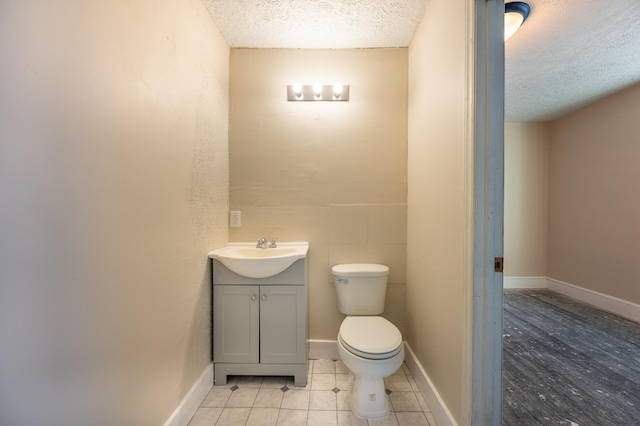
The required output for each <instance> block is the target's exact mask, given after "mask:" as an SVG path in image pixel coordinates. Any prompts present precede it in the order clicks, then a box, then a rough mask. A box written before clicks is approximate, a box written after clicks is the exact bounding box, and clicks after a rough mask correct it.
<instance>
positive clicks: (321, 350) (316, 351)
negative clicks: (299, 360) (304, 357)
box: [308, 340, 340, 359]
mask: <svg viewBox="0 0 640 426" xmlns="http://www.w3.org/2000/svg"><path fill="white" fill-rule="evenodd" d="M308 343H309V359H340V357H339V355H338V343H337V342H336V341H335V340H309V341H308Z"/></svg>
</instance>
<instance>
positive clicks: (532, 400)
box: [503, 290, 640, 426]
mask: <svg viewBox="0 0 640 426" xmlns="http://www.w3.org/2000/svg"><path fill="white" fill-rule="evenodd" d="M503 342H504V351H503V412H504V415H503V424H504V425H514V426H515V425H518V426H520V425H524V426H529V425H571V426H573V425H576V424H577V425H579V426H586V425H597V426H604V425H625V426H627V425H640V324H638V323H635V322H632V321H629V320H626V319H624V318H621V317H618V316H616V315H613V314H610V313H608V312H604V311H600V310H598V309H596V308H594V307H592V306H590V305H586V304H583V303H581V302H577V301H575V300H572V299H569V298H567V297H564V296H562V295H559V294H557V293H553V292H551V291H548V290H507V291H506V292H505V295H504V338H503Z"/></svg>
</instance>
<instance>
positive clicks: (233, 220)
mask: <svg viewBox="0 0 640 426" xmlns="http://www.w3.org/2000/svg"><path fill="white" fill-rule="evenodd" d="M240 223H241V221H240V212H239V211H231V212H230V214H229V226H230V227H232V228H240Z"/></svg>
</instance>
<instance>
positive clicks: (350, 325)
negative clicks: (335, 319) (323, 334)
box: [338, 316, 402, 360]
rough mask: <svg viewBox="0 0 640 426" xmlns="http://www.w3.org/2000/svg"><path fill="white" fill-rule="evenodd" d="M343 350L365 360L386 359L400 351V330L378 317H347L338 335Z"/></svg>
mask: <svg viewBox="0 0 640 426" xmlns="http://www.w3.org/2000/svg"><path fill="white" fill-rule="evenodd" d="M338 338H339V339H340V342H341V343H342V344H343V346H344V347H345V349H347V350H348V351H349V352H351V353H353V354H354V355H357V356H359V357H362V358H366V359H372V360H376V359H387V358H391V357H393V356H395V355H397V354H398V353H399V352H400V350H401V349H402V335H401V334H400V330H398V328H397V327H396V326H395V325H393V324H392V323H391V322H389V321H388V320H386V319H385V318H383V317H379V316H354V317H347V318H345V319H344V321H342V324H341V325H340V332H339V334H338Z"/></svg>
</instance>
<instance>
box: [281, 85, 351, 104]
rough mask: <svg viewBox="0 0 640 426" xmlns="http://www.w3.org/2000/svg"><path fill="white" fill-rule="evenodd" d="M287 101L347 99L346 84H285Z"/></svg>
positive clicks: (347, 86) (347, 89)
mask: <svg viewBox="0 0 640 426" xmlns="http://www.w3.org/2000/svg"><path fill="white" fill-rule="evenodd" d="M287 100H288V101H348V100H349V85H348V84H341V83H335V84H320V83H314V84H300V83H293V84H291V85H288V86H287Z"/></svg>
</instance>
